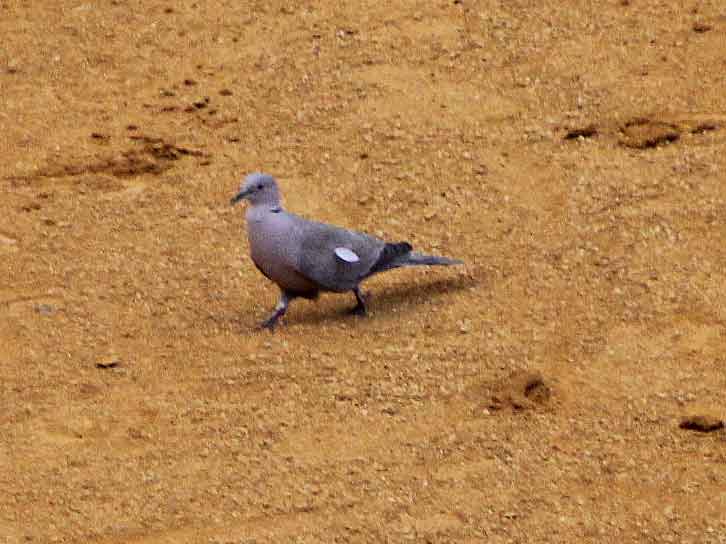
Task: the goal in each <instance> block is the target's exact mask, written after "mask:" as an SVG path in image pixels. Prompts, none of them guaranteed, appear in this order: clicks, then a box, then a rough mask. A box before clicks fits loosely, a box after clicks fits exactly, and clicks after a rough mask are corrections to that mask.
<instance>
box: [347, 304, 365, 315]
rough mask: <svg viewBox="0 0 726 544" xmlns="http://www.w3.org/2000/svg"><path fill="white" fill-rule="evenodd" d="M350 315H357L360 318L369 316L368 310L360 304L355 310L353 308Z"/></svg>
mask: <svg viewBox="0 0 726 544" xmlns="http://www.w3.org/2000/svg"><path fill="white" fill-rule="evenodd" d="M348 313H350V315H357V316H359V317H365V316H367V315H368V310H367V309H366V307H365V306H363V305H362V304H358V305H357V306H356V307H355V308H351V309H350V311H349V312H348Z"/></svg>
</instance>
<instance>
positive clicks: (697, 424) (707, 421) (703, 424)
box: [678, 415, 724, 433]
mask: <svg viewBox="0 0 726 544" xmlns="http://www.w3.org/2000/svg"><path fill="white" fill-rule="evenodd" d="M678 426H679V427H680V428H681V429H686V430H689V431H699V432H702V433H710V432H713V431H718V430H719V429H723V428H724V422H723V420H722V419H719V418H717V417H714V416H709V415H695V416H686V417H684V418H683V419H681V423H680V424H679V425H678Z"/></svg>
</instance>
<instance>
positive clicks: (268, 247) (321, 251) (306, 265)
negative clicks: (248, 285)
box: [230, 172, 463, 329]
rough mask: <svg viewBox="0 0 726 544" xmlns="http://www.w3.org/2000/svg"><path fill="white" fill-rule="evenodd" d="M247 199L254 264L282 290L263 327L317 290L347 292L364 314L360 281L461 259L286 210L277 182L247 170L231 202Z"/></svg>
mask: <svg viewBox="0 0 726 544" xmlns="http://www.w3.org/2000/svg"><path fill="white" fill-rule="evenodd" d="M241 200H248V201H249V203H250V205H249V207H248V208H247V214H246V219H247V237H248V239H249V244H250V254H251V257H252V261H253V262H254V263H255V266H257V268H258V269H259V270H260V272H262V273H263V274H264V275H265V276H267V277H268V278H269V279H270V280H272V281H273V282H275V283H276V284H277V285H278V286H279V287H280V291H281V295H280V300H279V302H278V303H277V306H276V307H275V310H274V312H273V313H272V315H270V317H269V318H267V319H266V320H265V321H264V322H263V323H262V325H261V326H262V327H263V328H269V329H274V327H275V325H276V324H277V322H278V320H279V319H280V318H281V317H282V316H283V315H285V312H286V311H287V307H288V305H289V304H290V301H292V300H293V299H295V298H298V297H302V298H307V299H315V298H317V296H318V294H319V293H320V292H321V291H325V292H333V293H342V292H345V291H352V292H353V293H354V294H355V298H356V301H357V305H356V306H355V308H354V309H353V310H352V311H353V313H356V314H358V315H365V313H366V304H365V299H364V296H363V293H362V292H361V289H360V284H361V282H362V281H363V280H365V279H367V278H370V277H371V276H373V275H374V274H378V273H379V272H385V271H386V270H392V269H394V268H401V267H405V266H422V265H423V266H431V265H454V264H463V263H462V261H459V260H456V259H449V258H447V257H437V256H434V255H424V254H422V253H417V252H415V251H412V247H411V244H409V243H408V242H398V243H387V242H384V241H383V240H380V239H378V238H375V237H373V236H369V235H368V234H363V233H361V232H355V231H352V230H347V229H343V228H339V227H335V226H333V225H326V224H324V223H317V222H315V221H309V220H307V219H305V218H303V217H300V216H297V215H294V214H291V213H288V212H286V211H285V210H284V209H283V207H282V205H281V203H280V190H279V189H278V187H277V182H276V181H275V178H273V177H272V176H271V175H269V174H262V173H259V172H255V173H252V174H249V175H248V176H247V177H246V178H245V179H244V181H243V182H242V186H241V187H240V190H239V192H238V193H237V195H235V196H234V197H233V198H232V199H231V201H230V203H231V204H232V205H235V204H237V203H238V202H239V201H241Z"/></svg>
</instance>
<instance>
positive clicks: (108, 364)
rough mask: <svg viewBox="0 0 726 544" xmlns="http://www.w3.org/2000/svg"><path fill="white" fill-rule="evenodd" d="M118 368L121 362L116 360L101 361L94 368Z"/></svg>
mask: <svg viewBox="0 0 726 544" xmlns="http://www.w3.org/2000/svg"><path fill="white" fill-rule="evenodd" d="M119 366H121V361H120V360H118V359H112V360H110V361H102V362H100V363H96V368H100V369H102V370H106V369H109V368H117V367H119Z"/></svg>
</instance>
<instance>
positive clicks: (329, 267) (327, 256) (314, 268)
mask: <svg viewBox="0 0 726 544" xmlns="http://www.w3.org/2000/svg"><path fill="white" fill-rule="evenodd" d="M295 224H296V231H297V233H296V238H297V239H298V240H299V243H300V247H299V252H298V255H297V256H298V260H297V266H296V269H297V271H298V272H299V273H300V274H302V275H303V276H305V277H306V278H308V279H309V280H311V281H313V282H315V283H316V284H318V285H319V286H320V287H321V288H323V289H326V290H329V291H347V290H348V289H353V288H354V287H355V286H356V285H358V283H359V282H360V280H361V279H362V278H364V277H365V275H366V274H367V273H368V271H369V270H370V269H371V268H372V267H373V265H374V264H375V263H376V262H377V261H378V258H379V256H380V255H381V252H382V251H383V248H384V247H385V245H386V244H385V242H383V241H382V240H379V239H378V238H374V237H373V236H369V235H367V234H363V233H361V232H355V231H352V230H347V229H342V228H339V227H335V226H333V225H326V224H324V223H317V222H314V221H308V220H306V219H303V218H301V217H296V221H295Z"/></svg>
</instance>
